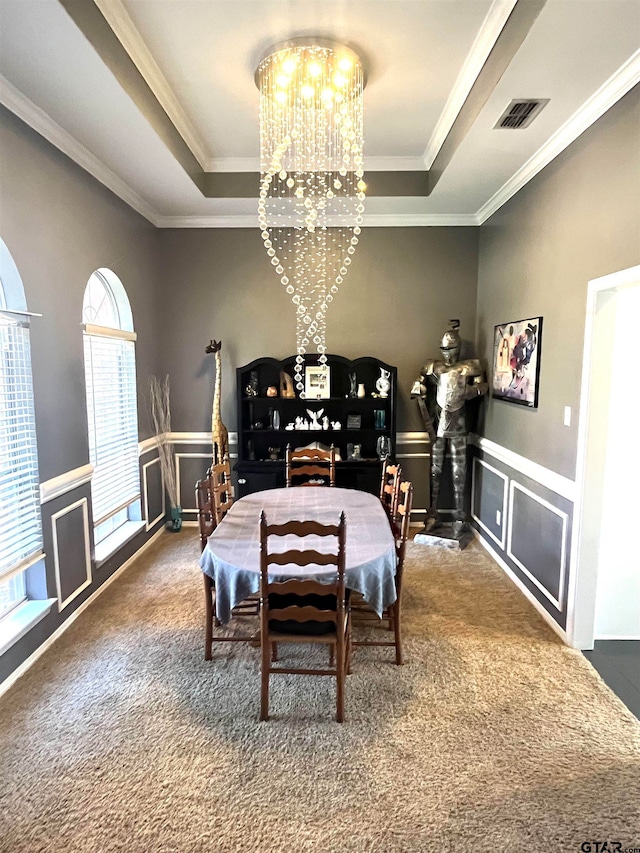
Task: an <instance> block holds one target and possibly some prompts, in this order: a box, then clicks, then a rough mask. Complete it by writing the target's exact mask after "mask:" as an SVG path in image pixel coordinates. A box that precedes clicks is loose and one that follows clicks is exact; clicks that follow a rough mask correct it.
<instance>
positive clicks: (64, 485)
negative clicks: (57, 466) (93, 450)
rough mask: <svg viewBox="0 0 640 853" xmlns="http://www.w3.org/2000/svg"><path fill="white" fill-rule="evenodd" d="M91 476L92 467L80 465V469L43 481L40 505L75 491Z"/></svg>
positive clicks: (89, 479) (88, 480)
mask: <svg viewBox="0 0 640 853" xmlns="http://www.w3.org/2000/svg"><path fill="white" fill-rule="evenodd" d="M92 476H93V465H82V466H81V467H80V468H74V469H73V470H72V471H66V472H65V473H64V474H60V475H58V476H57V477H52V478H51V479H50V480H45V481H44V483H40V503H41V504H45V503H47V501H52V500H53V499H54V498H58V497H60V495H65V494H66V493H67V492H70V491H72V490H73V489H77V488H78V486H83V485H84V484H85V483H89V482H90V481H91V477H92Z"/></svg>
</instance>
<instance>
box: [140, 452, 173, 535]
mask: <svg viewBox="0 0 640 853" xmlns="http://www.w3.org/2000/svg"><path fill="white" fill-rule="evenodd" d="M151 465H160V457H159V456H156V458H155V459H152V460H151V462H145V464H144V465H143V466H142V495H143V499H144V518H145V519H146V531H147V533H148V532H149V530H151V528H152V527H153V526H154V525H156V524H157V523H158V522H159V521H161V520H162V519H163V518H164V517H165V515H166V512H167V507H166V502H165V489H164V477H163V476H162V467H161V468H160V491H161V492H162V511H161V512H160V514H159V515H158V516H156V517H155V518H154V519H150V518H149V515H150V513H149V484H148V482H147V470H148V469H149V467H150V466H151Z"/></svg>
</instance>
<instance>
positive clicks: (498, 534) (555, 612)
mask: <svg viewBox="0 0 640 853" xmlns="http://www.w3.org/2000/svg"><path fill="white" fill-rule="evenodd" d="M472 452H473V455H474V457H475V458H474V460H473V467H472V477H471V488H470V492H471V495H470V497H471V518H472V524H473V525H474V526H475V528H476V529H477V531H478V533H479V535H480V536H481V538H482V539H483V541H484V543H485V545H486V547H487V548H488V549H489V550H490V551H491V552H492V553H493V554H494V556H495V557H496V559H497V560H498V562H499V563H500V564H501V565H502V566H503V568H505V569H506V570H507V571H508V572H510V573H512V576H513V577H514V578H515V579H516V581H517V582H518V583H519V584H520V586H521V588H522V589H523V590H524V591H525V594H526V595H527V596H528V597H529V598H530V599H531V600H532V601H533V602H534V604H535V605H536V606H537V607H539V609H542V610H543V611H544V612H545V613H546V614H548V616H549V617H550V618H551V620H552V621H553V622H554V623H555V624H556V625H557V626H558V627H559V628H560V629H562V630H564V629H566V625H567V612H566V610H567V593H568V584H569V571H568V566H569V555H570V553H571V536H572V519H573V500H572V495H573V491H574V490H573V487H572V483H571V482H570V481H567V480H566V478H564V477H559V476H558V475H555V474H554V473H553V472H552V471H547V470H546V469H543V468H542V467H541V466H539V465H535V464H534V463H532V462H530V461H528V460H526V459H523V458H522V457H518V456H516V454H512V453H510V451H509V450H508V449H507V448H503V447H500V446H498V445H495V444H493V443H492V442H487V441H486V440H484V439H480V440H477V439H476V441H475V446H473V447H472ZM556 489H557V490H556ZM496 512H500V520H501V525H500V526H498V524H497V516H496Z"/></svg>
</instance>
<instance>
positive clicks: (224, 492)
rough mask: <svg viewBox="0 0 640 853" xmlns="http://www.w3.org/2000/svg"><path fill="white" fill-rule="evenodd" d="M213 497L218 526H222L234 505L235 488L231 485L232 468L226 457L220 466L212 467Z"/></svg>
mask: <svg viewBox="0 0 640 853" xmlns="http://www.w3.org/2000/svg"><path fill="white" fill-rule="evenodd" d="M210 479H211V497H212V499H213V512H214V516H215V521H216V526H217V525H218V524H220V522H221V521H222V519H223V518H224V517H225V515H226V514H227V513H228V512H229V510H230V509H231V507H232V505H233V486H232V484H231V466H230V465H229V457H228V456H225V458H224V460H223V461H222V462H221V463H220V464H219V465H212V466H211V471H210Z"/></svg>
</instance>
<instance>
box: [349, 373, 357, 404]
mask: <svg viewBox="0 0 640 853" xmlns="http://www.w3.org/2000/svg"><path fill="white" fill-rule="evenodd" d="M357 396H358V383H357V380H356V372H355V370H354V371H353V373H350V374H349V397H351V399H355V398H356V397H357Z"/></svg>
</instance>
